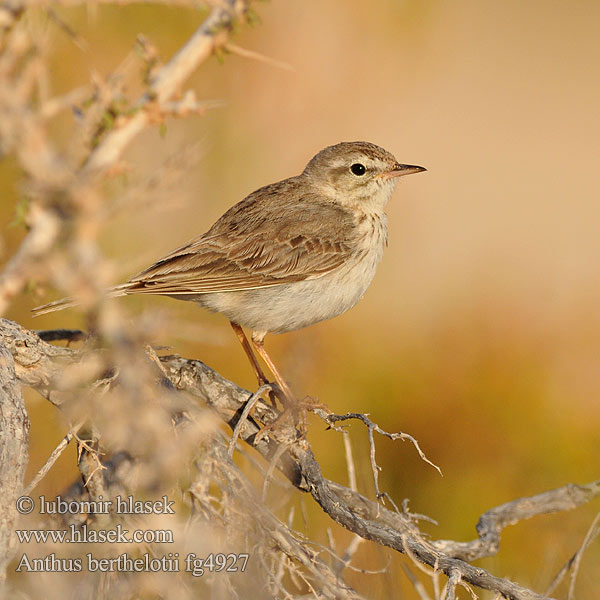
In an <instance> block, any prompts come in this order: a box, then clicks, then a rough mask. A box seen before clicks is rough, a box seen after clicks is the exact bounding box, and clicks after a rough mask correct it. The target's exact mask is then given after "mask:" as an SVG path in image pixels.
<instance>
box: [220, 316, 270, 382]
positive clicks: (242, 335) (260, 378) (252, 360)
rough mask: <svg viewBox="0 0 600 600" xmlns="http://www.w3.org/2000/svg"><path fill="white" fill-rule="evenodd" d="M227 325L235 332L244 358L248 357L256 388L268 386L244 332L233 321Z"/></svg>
mask: <svg viewBox="0 0 600 600" xmlns="http://www.w3.org/2000/svg"><path fill="white" fill-rule="evenodd" d="M229 323H230V325H231V327H232V328H233V330H234V331H235V334H236V335H237V337H238V340H240V344H242V348H243V349H244V352H245V353H246V356H247V357H248V360H249V361H250V364H251V365H252V369H253V370H254V374H255V375H256V379H258V386H259V387H260V386H261V385H265V384H268V383H269V381H268V379H267V378H266V377H265V374H264V373H263V371H262V369H261V368H260V365H259V364H258V360H257V359H256V356H254V352H252V348H251V347H250V343H249V342H248V338H247V337H246V334H245V333H244V330H243V329H242V328H241V327H240V326H239V325H238V324H237V323H234V322H233V321H229Z"/></svg>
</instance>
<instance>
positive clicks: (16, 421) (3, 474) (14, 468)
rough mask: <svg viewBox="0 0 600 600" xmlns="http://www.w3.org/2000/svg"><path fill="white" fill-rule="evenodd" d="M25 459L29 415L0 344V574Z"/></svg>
mask: <svg viewBox="0 0 600 600" xmlns="http://www.w3.org/2000/svg"><path fill="white" fill-rule="evenodd" d="M28 459H29V417H28V415H27V411H26V410H25V402H24V400H23V394H22V392H21V386H20V385H19V382H18V380H17V377H16V375H15V363H14V360H13V355H12V353H11V352H10V350H9V349H7V348H6V347H5V346H4V345H2V344H0V578H3V577H4V573H5V572H6V567H7V565H8V563H9V562H10V560H11V558H12V556H13V554H14V551H15V549H16V540H15V536H14V530H15V524H16V521H17V517H18V515H17V510H16V505H15V502H16V500H17V498H18V497H19V496H20V495H21V494H22V490H23V479H24V477H25V469H26V468H27V461H28Z"/></svg>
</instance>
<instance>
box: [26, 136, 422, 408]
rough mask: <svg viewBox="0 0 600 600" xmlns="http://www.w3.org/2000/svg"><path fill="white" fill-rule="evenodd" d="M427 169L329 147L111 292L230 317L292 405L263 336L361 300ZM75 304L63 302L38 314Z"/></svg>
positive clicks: (381, 153) (349, 146)
mask: <svg viewBox="0 0 600 600" xmlns="http://www.w3.org/2000/svg"><path fill="white" fill-rule="evenodd" d="M425 170H426V169H425V168H423V167H417V166H413V165H404V164H400V163H398V161H397V160H396V159H395V158H394V157H393V156H392V154H390V153H389V152H387V151H386V150H384V149H383V148H380V147H379V146H376V145H375V144H371V143H369V142H343V143H340V144H336V145H334V146H329V147H327V148H325V149H324V150H321V152H319V153H318V154H317V155H316V156H314V157H313V158H312V159H311V160H310V162H309V163H308V164H307V165H306V168H305V169H304V171H303V172H302V173H301V174H300V175H297V176H295V177H290V178H289V179H284V180H283V181H279V182H277V183H272V184H270V185H267V186H265V187H262V188H260V189H258V190H256V191H255V192H253V193H252V194H250V195H249V196H247V197H246V198H244V199H243V200H242V201H241V202H238V204H236V205H235V206H233V207H232V208H230V209H229V210H228V211H227V212H226V213H225V214H224V215H223V216H222V217H220V218H219V219H218V221H217V222H216V223H215V224H214V225H213V226H212V227H211V228H210V229H209V230H208V231H207V232H206V233H204V234H202V235H201V236H199V237H197V238H196V239H194V240H192V241H191V242H189V243H188V244H186V245H185V246H182V247H181V248H178V249H177V250H175V251H173V252H171V254H168V255H167V256H165V257H164V258H162V259H160V260H159V261H158V262H156V263H155V264H153V265H152V266H150V267H148V268H147V269H145V270H143V271H142V272H141V273H138V274H137V275H135V276H134V277H132V278H131V279H130V280H129V281H128V282H127V283H124V284H122V285H119V286H117V287H115V288H113V289H112V290H111V291H110V294H111V295H112V296H122V295H126V294H160V295H164V296H171V297H172V298H177V299H179V300H191V301H193V302H197V303H198V304H200V306H202V307H204V308H207V309H208V310H211V311H215V312H219V313H222V314H224V315H225V316H226V317H227V318H228V319H229V321H230V322H231V325H232V327H233V329H234V330H235V332H236V334H237V335H238V337H239V339H240V342H241V343H242V346H243V348H244V350H245V352H246V354H247V355H248V358H249V360H250V362H251V364H252V366H253V369H254V371H255V373H256V376H257V378H258V380H259V383H265V382H266V378H265V376H264V374H263V372H262V370H261V368H260V365H259V363H258V360H257V359H256V357H255V355H254V353H253V352H252V348H251V346H250V344H249V343H248V340H247V338H246V336H245V334H244V332H243V330H242V326H243V327H247V328H249V329H251V330H252V335H251V340H252V344H253V346H254V348H255V349H256V351H257V352H258V353H259V354H260V355H261V356H262V357H263V359H264V361H265V362H266V363H267V365H268V366H269V369H270V370H271V372H272V373H273V375H274V376H275V379H276V380H277V383H278V384H279V386H280V387H281V389H282V390H283V392H284V394H285V395H286V396H287V397H288V398H290V399H291V398H293V395H292V393H291V391H290V389H289V387H288V385H287V384H286V382H285V380H284V379H283V378H282V377H281V375H280V373H279V372H278V370H277V368H276V367H275V365H274V363H273V361H272V360H271V358H270V356H269V355H268V353H267V351H266V350H265V348H264V338H265V336H266V335H267V334H268V333H285V332H287V331H293V330H295V329H300V328H302V327H307V326H308V325H312V324H313V323H318V322H319V321H324V320H325V319H331V318H332V317H335V316H337V315H339V314H341V313H343V312H345V311H347V310H348V309H350V308H352V307H353V306H354V305H355V304H356V303H357V302H358V301H359V300H360V299H361V298H362V296H363V295H364V293H365V291H366V290H367V288H368V286H369V284H370V283H371V280H372V279H373V276H374V275H375V269H376V267H377V264H378V263H379V261H380V259H381V255H382V253H383V249H384V247H385V245H386V243H387V226H386V215H385V212H384V209H385V205H386V203H387V201H388V200H389V198H390V195H391V193H392V191H393V189H394V185H395V182H396V178H397V177H399V176H402V175H409V174H411V173H418V172H420V171H425ZM73 304H74V302H73V301H72V300H70V299H64V300H58V301H56V302H53V303H51V304H46V305H44V306H40V307H38V308H36V309H34V312H35V313H36V314H44V313H47V312H52V311H53V310H60V309H62V308H66V307H67V306H71V305H73Z"/></svg>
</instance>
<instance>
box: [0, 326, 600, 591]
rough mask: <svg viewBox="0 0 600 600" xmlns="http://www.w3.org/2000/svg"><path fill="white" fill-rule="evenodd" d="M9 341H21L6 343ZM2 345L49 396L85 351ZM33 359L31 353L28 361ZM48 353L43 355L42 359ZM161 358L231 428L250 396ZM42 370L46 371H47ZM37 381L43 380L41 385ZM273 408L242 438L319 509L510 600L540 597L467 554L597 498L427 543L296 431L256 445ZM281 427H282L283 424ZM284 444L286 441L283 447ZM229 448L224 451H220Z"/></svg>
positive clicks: (556, 501)
mask: <svg viewBox="0 0 600 600" xmlns="http://www.w3.org/2000/svg"><path fill="white" fill-rule="evenodd" d="M11 339H15V340H21V343H12V344H11V343H10V340H11ZM0 342H3V343H4V344H5V346H7V347H8V348H9V349H10V351H11V352H13V355H14V359H15V364H16V365H17V368H16V373H17V377H19V378H20V379H21V381H23V382H24V383H30V382H34V387H36V388H37V389H39V390H40V391H41V392H42V393H43V394H44V395H46V396H48V395H52V394H51V393H50V391H51V390H50V388H51V387H52V374H53V373H55V370H54V369H55V368H54V367H53V366H52V363H53V362H54V361H62V363H61V364H62V365H63V366H64V361H65V360H68V361H71V362H77V361H79V360H82V359H85V356H86V354H85V353H81V352H78V351H75V350H67V349H57V348H56V347H54V346H51V345H50V344H47V343H46V342H44V341H42V340H41V339H40V338H39V337H38V336H37V335H36V334H34V333H33V332H30V331H27V330H25V329H23V328H21V327H20V326H19V325H17V324H16V323H13V322H10V321H7V320H2V321H0ZM32 356H34V357H36V360H35V361H32ZM43 356H45V357H46V359H45V360H42V357H43ZM160 360H161V363H162V366H163V369H164V372H165V373H166V375H167V376H168V378H169V380H170V382H171V383H172V384H173V385H174V386H175V387H176V388H177V389H178V390H185V391H186V392H188V393H189V394H192V395H193V396H194V397H196V398H198V399H199V400H201V401H202V402H203V403H205V404H206V405H207V406H208V407H210V408H211V409H212V410H213V411H215V412H216V413H217V414H218V415H219V417H220V418H221V419H222V420H223V421H224V422H226V423H228V424H229V425H230V427H231V428H232V429H235V428H236V425H238V423H239V419H240V416H241V415H242V413H243V410H244V407H245V405H246V402H247V401H248V399H249V398H251V397H252V394H251V393H250V392H248V391H247V390H243V389H242V388H240V387H238V386H237V385H236V384H234V383H232V382H230V381H228V380H226V379H224V378H223V377H221V376H220V375H219V374H218V373H216V372H215V371H213V370H212V369H210V368H209V367H207V366H206V365H205V364H203V363H202V362H200V361H197V360H189V359H185V358H182V357H179V356H163V357H161V359H160ZM46 371H47V372H48V374H49V375H47V374H46ZM39 382H44V383H43V384H42V385H40V383H39ZM277 416H278V414H277V411H276V410H275V409H274V408H273V407H271V406H270V405H269V404H268V403H267V402H264V401H262V400H259V401H257V402H256V404H255V408H254V416H253V417H252V418H247V419H245V420H244V421H243V422H242V424H241V425H240V426H239V428H238V429H239V436H240V439H241V440H243V441H245V442H246V443H248V444H249V445H251V446H253V447H254V448H255V449H256V450H257V451H258V452H259V453H260V454H262V455H263V456H264V457H265V458H266V459H267V460H272V459H273V457H274V456H275V455H278V454H281V456H280V458H279V463H278V468H279V469H280V470H281V472H282V473H283V474H284V475H285V476H286V477H287V478H288V479H289V480H290V481H291V482H292V483H293V484H294V485H295V486H296V487H297V488H299V489H301V490H304V491H306V490H308V491H309V492H310V493H311V495H312V496H313V498H314V499H315V500H316V501H317V502H318V504H319V505H320V506H321V507H322V509H323V510H324V511H325V512H326V513H327V514H328V515H329V516H330V517H331V518H332V519H333V520H335V521H336V522H337V523H339V524H340V525H342V526H343V527H345V528H347V529H348V530H350V531H352V532H354V533H356V534H358V535H360V536H361V537H363V538H365V539H368V540H372V541H374V542H376V543H379V544H382V545H385V546H389V547H391V548H393V549H395V550H397V551H399V552H404V553H407V554H409V555H410V556H411V557H413V558H415V559H416V560H418V561H420V562H421V563H423V564H426V565H429V566H430V567H432V568H434V569H435V570H436V571H439V572H443V573H445V574H446V575H448V576H449V577H453V581H455V582H457V581H460V582H461V584H464V583H468V584H472V585H474V586H477V587H479V588H482V589H487V590H493V591H496V592H498V593H499V594H501V595H502V596H504V597H506V598H510V599H513V600H534V599H536V600H540V599H542V598H544V596H543V595H541V594H537V593H535V592H533V591H531V590H528V589H526V588H523V587H522V586H520V585H518V584H516V583H514V582H511V581H509V580H507V579H504V578H500V577H495V576H494V575H492V574H491V573H489V572H488V571H486V570H485V569H481V568H479V567H475V566H473V565H471V564H469V563H468V562H466V560H465V559H467V558H468V560H474V559H475V558H481V557H484V556H492V555H494V554H495V553H496V552H497V551H498V544H499V533H500V531H501V529H502V528H503V527H505V526H506V525H509V524H514V523H516V522H518V521H519V520H522V519H525V518H530V517H533V516H535V515H539V514H545V513H549V512H559V511H564V510H570V509H573V508H575V507H576V506H579V505H581V504H584V503H586V502H589V501H590V500H591V499H592V498H594V497H597V496H598V495H600V483H598V482H594V483H591V484H588V485H585V486H577V485H574V484H569V485H567V486H564V487H563V488H559V489H557V490H551V491H548V492H544V493H543V494H539V495H537V496H533V497H530V498H522V499H518V500H515V501H513V502H510V503H507V504H504V505H502V506H499V507H497V508H495V509H492V510H490V511H488V512H487V513H485V515H483V516H482V518H481V519H480V521H479V523H478V525H477V531H478V534H479V538H478V539H477V540H475V541H473V542H469V543H459V542H452V541H447V540H442V541H431V542H429V541H426V540H425V539H424V537H423V536H422V535H421V533H420V531H419V529H418V527H417V526H416V524H415V522H414V520H413V519H412V518H411V516H410V515H408V514H404V513H400V512H394V511H390V510H388V509H386V508H385V507H383V506H381V505H380V504H379V503H377V502H373V501H371V500H369V499H368V498H366V497H365V496H363V495H361V494H359V493H358V492H356V491H353V490H351V489H349V488H347V487H345V486H342V485H340V484H338V483H336V482H333V481H330V480H328V479H326V478H324V477H323V476H322V473H321V469H320V466H319V464H318V462H317V460H316V459H315V457H314V455H313V453H312V451H311V449H310V446H309V444H308V442H307V441H306V440H305V439H302V438H301V437H298V436H297V435H296V434H295V432H291V431H289V430H288V431H283V432H282V433H280V434H278V436H277V438H278V439H275V436H274V435H269V436H268V437H267V438H263V439H261V440H260V441H259V442H258V443H255V438H256V434H257V433H258V431H259V429H260V426H261V424H266V423H271V422H273V420H275V419H276V418H277ZM284 429H285V428H284ZM282 444H284V445H285V447H284V450H283V452H281V448H282ZM224 452H225V454H226V453H227V451H226V448H225V449H224Z"/></svg>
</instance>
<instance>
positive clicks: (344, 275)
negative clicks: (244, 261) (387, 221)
mask: <svg viewBox="0 0 600 600" xmlns="http://www.w3.org/2000/svg"><path fill="white" fill-rule="evenodd" d="M382 250H383V247H382V246H381V247H377V248H374V249H372V250H370V251H369V252H368V253H367V254H366V255H363V257H362V259H361V260H353V261H351V264H346V265H343V266H342V267H340V268H338V269H336V270H335V271H333V272H331V273H328V274H327V275H324V276H322V277H320V278H317V279H310V280H305V281H300V282H294V283H290V284H283V285H277V286H273V287H267V288H260V289H254V290H244V291H239V292H220V293H211V294H203V295H202V296H198V297H196V298H195V299H194V300H195V301H196V302H198V303H199V304H200V305H201V306H202V307H204V308H207V309H208V310H211V311H216V312H219V313H222V314H224V315H225V316H226V317H227V318H228V319H229V320H230V321H233V322H235V323H237V324H239V325H243V326H244V327H247V328H249V329H252V330H253V331H258V332H265V333H285V332H286V331H293V330H295V329H300V328H302V327H307V326H308V325H312V324H314V323H318V322H319V321H324V320H326V319H331V318H333V317H336V316H337V315H340V314H342V313H344V312H346V311H347V310H349V309H350V308H352V307H353V306H354V305H355V304H356V303H357V302H358V301H359V300H360V299H361V298H362V297H363V295H364V293H365V292H366V291H367V288H368V287H369V284H370V283H371V281H372V280H373V277H374V275H375V271H376V268H377V264H378V263H379V261H380V259H381V254H382Z"/></svg>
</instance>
